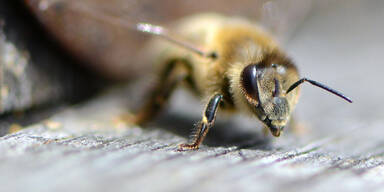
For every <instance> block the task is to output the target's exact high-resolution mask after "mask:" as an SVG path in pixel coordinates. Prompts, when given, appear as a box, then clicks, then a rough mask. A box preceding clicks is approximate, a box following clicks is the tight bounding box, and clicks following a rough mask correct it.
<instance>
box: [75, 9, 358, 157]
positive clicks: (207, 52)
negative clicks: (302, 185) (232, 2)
mask: <svg viewBox="0 0 384 192" xmlns="http://www.w3.org/2000/svg"><path fill="white" fill-rule="evenodd" d="M75 8H77V9H83V10H82V11H89V10H87V9H84V7H82V8H81V7H75ZM89 12H90V14H92V11H89ZM101 19H108V17H103V18H101ZM113 22H114V23H117V24H118V23H119V22H121V24H122V25H125V26H127V27H128V28H130V29H135V30H137V31H140V32H143V33H148V34H152V35H153V36H155V37H154V39H153V40H151V41H150V42H149V44H148V47H149V49H148V50H151V51H149V53H148V54H149V56H148V58H150V60H151V61H152V62H153V63H154V64H156V65H155V66H156V67H157V68H158V70H157V78H158V79H157V82H156V84H155V85H154V86H153V88H152V89H151V90H149V97H148V98H147V100H146V101H145V102H144V105H143V106H142V107H141V108H140V109H139V110H138V112H137V113H136V115H135V116H134V117H133V118H132V119H131V123H135V124H138V125H143V124H145V123H146V122H149V121H150V120H151V119H153V118H154V117H155V116H156V114H157V113H158V112H160V111H161V110H162V109H163V108H164V106H165V104H166V103H167V101H168V99H169V97H170V95H171V94H172V93H173V91H174V90H175V89H176V88H178V87H179V86H186V87H188V88H189V90H191V92H193V93H194V94H195V95H197V96H198V97H199V98H200V99H202V100H203V101H205V102H206V105H205V108H204V110H203V112H202V118H201V120H200V121H199V122H198V123H197V127H196V129H197V130H196V134H195V135H194V137H193V141H192V142H191V143H187V144H181V145H179V150H190V149H198V148H199V146H200V144H201V143H202V142H203V140H204V138H205V136H206V135H207V133H208V131H209V129H210V128H211V127H212V126H214V123H215V119H216V114H217V111H218V110H222V111H228V112H244V113H246V114H249V115H251V116H254V117H256V118H257V119H258V120H259V121H261V122H262V123H263V125H264V126H265V127H266V128H268V129H269V130H270V132H271V134H272V135H273V136H275V137H279V136H280V135H281V133H282V131H283V129H284V127H285V126H286V125H287V123H288V121H289V119H290V117H291V115H292V112H293V110H294V108H295V106H296V104H297V102H298V99H299V93H300V88H299V85H300V84H302V83H304V82H309V83H310V84H312V85H315V86H317V87H320V88H322V89H324V90H326V91H328V92H330V93H333V94H335V95H337V96H339V97H341V98H343V99H344V100H346V101H348V102H350V103H352V100H351V99H349V98H348V97H346V96H344V95H343V94H342V93H340V92H338V91H336V90H334V89H332V88H329V87H328V86H326V85H323V84H321V83H319V82H317V81H314V80H311V79H308V78H305V77H304V78H300V75H299V72H298V69H297V67H296V66H295V65H294V63H293V61H292V60H291V59H290V58H289V57H288V56H287V55H286V54H285V52H284V51H283V50H282V49H281V48H280V47H279V45H278V43H277V42H276V41H275V40H274V39H273V38H272V37H271V36H270V35H269V34H268V33H267V32H266V31H264V30H263V29H262V28H261V27H259V26H258V25H257V24H255V23H252V22H250V21H248V20H246V19H244V18H234V17H226V16H223V15H219V14H214V13H207V14H198V15H193V16H190V17H187V18H184V19H181V20H180V21H179V22H176V24H175V25H174V26H173V28H172V29H173V30H172V34H171V32H170V31H168V30H166V29H165V28H163V27H161V26H156V25H152V24H149V23H137V24H134V25H126V22H124V21H119V20H116V19H115V20H113Z"/></svg>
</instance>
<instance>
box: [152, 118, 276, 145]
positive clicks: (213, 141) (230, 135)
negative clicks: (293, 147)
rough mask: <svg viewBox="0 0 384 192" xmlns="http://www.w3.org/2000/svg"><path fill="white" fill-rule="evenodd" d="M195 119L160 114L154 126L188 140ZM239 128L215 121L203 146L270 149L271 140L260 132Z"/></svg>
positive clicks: (223, 121)
mask: <svg viewBox="0 0 384 192" xmlns="http://www.w3.org/2000/svg"><path fill="white" fill-rule="evenodd" d="M196 119H198V117H194V116H189V115H183V114H180V113H177V112H174V111H170V112H164V113H163V114H161V115H160V116H159V117H158V118H157V119H156V121H155V122H154V124H155V125H156V126H158V127H159V128H160V129H163V130H166V131H169V132H172V133H174V134H176V135H179V136H182V137H185V138H190V136H191V129H192V130H195V127H193V126H190V125H192V124H193V123H195V122H196ZM186 125H188V126H186ZM240 126H242V125H241V124H239V123H236V122H234V121H230V120H217V122H216V124H215V128H214V129H212V130H211V131H210V132H209V133H208V135H207V138H206V140H204V144H205V145H206V146H209V147H223V146H224V147H233V146H234V147H237V148H241V149H243V148H247V149H249V148H250V149H261V150H270V149H271V148H272V145H271V140H270V139H269V137H266V136H264V135H263V133H262V132H255V131H251V130H244V129H239V127H240Z"/></svg>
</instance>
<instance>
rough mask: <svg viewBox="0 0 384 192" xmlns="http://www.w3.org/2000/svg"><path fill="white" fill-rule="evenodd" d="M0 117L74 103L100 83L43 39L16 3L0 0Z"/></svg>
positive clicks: (21, 5)
mask: <svg viewBox="0 0 384 192" xmlns="http://www.w3.org/2000/svg"><path fill="white" fill-rule="evenodd" d="M0 23H1V27H0V90H1V91H0V114H3V113H8V112H11V111H21V110H25V109H29V108H31V107H34V106H37V105H39V106H41V105H46V104H49V103H57V102H59V101H76V100H79V99H81V98H84V97H85V96H87V95H90V94H92V93H94V92H95V90H97V87H98V86H99V84H100V81H99V79H98V78H96V77H95V76H94V75H92V74H90V73H89V72H86V70H83V69H82V68H81V67H80V66H79V65H76V64H74V63H76V62H75V61H73V60H71V59H69V58H70V57H68V55H66V54H63V51H62V50H61V49H60V48H58V47H57V46H56V45H55V44H54V43H53V42H54V41H52V40H51V39H49V38H47V34H46V33H45V31H44V30H41V27H40V26H39V23H38V22H36V21H35V19H33V17H32V16H31V15H30V14H29V12H28V10H27V9H26V8H25V7H24V6H23V4H22V2H20V1H10V0H0Z"/></svg>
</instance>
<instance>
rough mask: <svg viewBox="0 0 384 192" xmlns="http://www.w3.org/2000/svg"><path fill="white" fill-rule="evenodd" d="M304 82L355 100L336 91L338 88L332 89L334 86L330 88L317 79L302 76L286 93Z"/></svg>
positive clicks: (346, 98)
mask: <svg viewBox="0 0 384 192" xmlns="http://www.w3.org/2000/svg"><path fill="white" fill-rule="evenodd" d="M304 82H309V83H310V84H312V85H314V86H317V87H320V88H322V89H324V90H326V91H328V92H331V93H333V94H335V95H337V96H339V97H341V98H343V99H344V100H346V101H348V102H349V103H352V102H353V101H352V100H351V99H350V98H348V97H347V96H345V95H344V94H342V93H340V92H339V91H336V90H334V89H332V88H330V87H328V86H326V85H323V84H321V83H319V82H317V81H314V80H310V79H307V78H302V79H300V80H298V81H296V83H294V84H292V85H291V86H290V87H289V88H288V90H287V92H286V94H288V93H289V92H291V91H292V90H294V89H295V88H296V87H297V86H299V85H300V84H302V83H304Z"/></svg>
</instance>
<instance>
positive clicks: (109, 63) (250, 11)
mask: <svg viewBox="0 0 384 192" xmlns="http://www.w3.org/2000/svg"><path fill="white" fill-rule="evenodd" d="M24 2H25V3H26V4H27V5H28V6H29V8H30V9H31V10H32V11H33V13H34V14H35V15H36V16H37V17H38V19H39V20H40V21H41V22H42V23H43V24H44V25H45V26H46V27H47V29H48V30H49V31H51V32H52V34H54V36H55V37H56V38H57V39H59V40H60V42H61V43H63V45H64V46H65V47H66V48H67V49H68V50H69V51H70V52H71V53H72V54H74V55H76V56H77V57H78V58H81V60H83V61H85V63H88V64H89V66H91V67H92V68H93V69H94V70H96V71H98V72H100V73H101V74H103V75H104V76H107V77H109V78H112V79H119V80H124V79H131V78H135V77H137V76H139V75H141V72H142V71H144V70H145V69H146V68H149V67H150V65H147V64H144V63H142V62H141V61H140V58H138V57H137V55H140V54H139V53H142V52H145V50H143V47H144V46H143V45H144V44H145V39H147V38H148V37H147V35H143V34H141V33H139V32H137V31H134V30H127V29H124V28H122V27H121V26H118V25H114V24H112V22H108V21H101V20H97V19H95V17H93V16H90V14H89V13H86V12H81V11H79V10H74V9H72V8H73V7H72V6H71V5H73V4H81V6H84V7H87V9H89V10H91V11H92V12H93V13H95V14H96V15H100V17H102V16H103V15H108V16H113V17H116V18H121V19H123V20H125V21H127V23H136V22H150V23H153V24H159V25H166V24H169V23H171V22H172V21H175V20H177V19H179V18H182V17H184V16H187V15H191V14H196V13H203V12H217V13H222V14H225V15H230V16H231V15H235V16H243V17H246V18H248V19H250V20H253V21H259V20H264V21H266V23H268V24H267V25H268V27H269V28H270V29H272V30H273V31H275V32H276V33H277V34H283V33H284V32H287V31H291V30H292V29H293V28H295V27H296V24H297V23H299V22H300V21H301V18H302V17H303V15H306V13H307V12H308V10H309V7H310V2H311V1H308V0H277V1H268V0H237V1H232V0H209V1H205V0H204V1H203V0H187V1H174V0H161V1H158V0H109V1H105V0H82V1H78V0H24ZM287 28H289V30H286V29H287Z"/></svg>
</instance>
